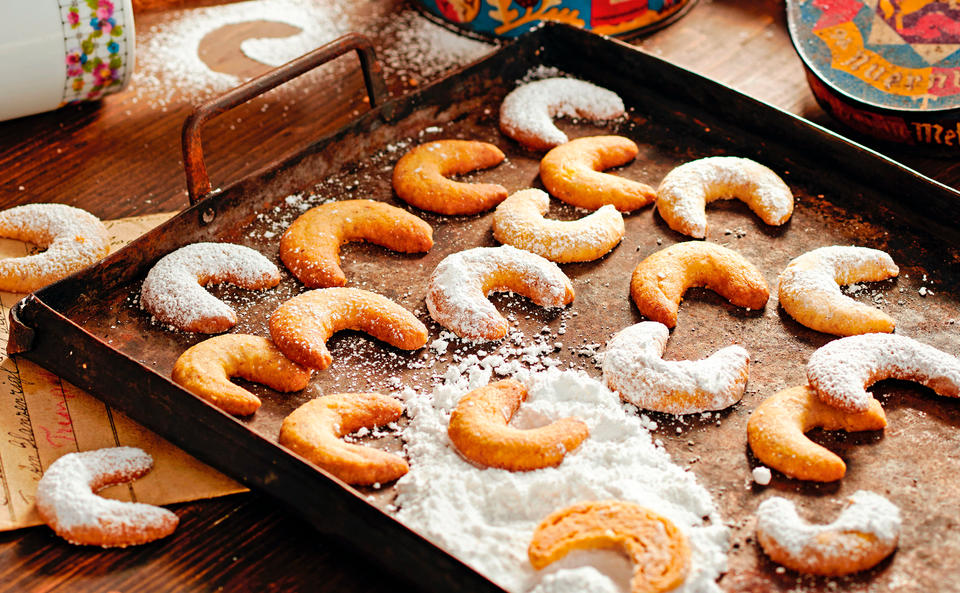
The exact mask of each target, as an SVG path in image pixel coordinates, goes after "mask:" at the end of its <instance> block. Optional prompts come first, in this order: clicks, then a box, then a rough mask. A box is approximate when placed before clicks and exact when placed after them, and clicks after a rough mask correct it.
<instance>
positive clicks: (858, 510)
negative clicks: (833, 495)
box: [757, 490, 900, 558]
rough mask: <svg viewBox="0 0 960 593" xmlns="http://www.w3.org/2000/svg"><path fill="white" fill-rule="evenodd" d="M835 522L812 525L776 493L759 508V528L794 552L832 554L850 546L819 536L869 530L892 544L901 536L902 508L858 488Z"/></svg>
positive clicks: (885, 542)
mask: <svg viewBox="0 0 960 593" xmlns="http://www.w3.org/2000/svg"><path fill="white" fill-rule="evenodd" d="M849 500H850V506H848V507H847V508H845V509H844V510H843V512H841V513H840V516H839V517H837V519H836V520H835V521H834V522H833V523H829V524H826V525H811V524H809V523H807V522H806V521H804V520H803V519H801V518H800V516H799V515H797V509H796V507H795V506H794V505H793V503H792V502H790V501H789V500H787V499H785V498H781V497H779V496H773V497H771V498H768V499H767V500H765V501H763V502H762V503H760V506H759V507H758V508H757V531H758V532H763V533H765V534H766V535H767V536H769V537H770V538H771V539H773V540H774V541H775V542H776V543H777V544H779V545H780V546H781V547H782V548H784V549H785V550H787V551H788V552H789V553H790V554H791V555H793V556H805V555H809V554H817V555H818V556H820V557H825V558H829V557H832V556H837V555H840V554H844V553H845V552H846V551H847V550H846V549H845V547H844V546H843V545H837V540H833V542H832V545H831V540H830V539H824V538H819V537H818V536H820V535H822V534H824V533H827V532H833V533H838V534H843V533H868V534H871V535H873V536H875V537H876V538H877V540H878V541H879V543H881V544H883V545H892V544H893V543H894V542H896V540H897V539H899V537H900V509H899V508H897V506H896V505H895V504H893V503H892V502H890V501H889V500H887V499H886V498H884V497H882V496H880V495H879V494H876V493H873V492H869V491H867V490H858V491H857V492H855V493H854V494H853V495H852V496H851V497H850V499H849Z"/></svg>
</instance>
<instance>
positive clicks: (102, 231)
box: [0, 204, 110, 292]
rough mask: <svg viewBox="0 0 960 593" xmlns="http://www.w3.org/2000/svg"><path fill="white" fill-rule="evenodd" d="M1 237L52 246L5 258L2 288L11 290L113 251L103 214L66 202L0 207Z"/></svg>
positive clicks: (37, 284) (28, 287)
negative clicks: (101, 220)
mask: <svg viewBox="0 0 960 593" xmlns="http://www.w3.org/2000/svg"><path fill="white" fill-rule="evenodd" d="M0 237H3V238H6V239H16V240H17V241H24V242H26V243H33V244H34V245H38V246H40V247H42V248H45V249H46V251H44V252H43V253H38V254H35V255H27V256H24V257H11V258H7V259H3V260H0V290H3V291H6V292H33V291H34V290H37V289H39V288H42V287H44V286H46V285H47V284H50V283H51V282H55V281H57V280H60V279H61V278H64V277H66V276H68V275H70V274H72V273H73V272H76V271H77V270H80V269H82V268H84V267H86V266H88V265H90V264H92V263H94V262H95V261H97V260H99V259H100V258H102V257H103V256H105V255H106V254H107V253H108V252H109V251H110V238H109V236H108V234H107V229H106V227H104V226H103V223H101V222H100V219H99V218H97V217H96V216H94V215H93V214H90V213H89V212H87V211H86V210H81V209H80V208H74V207H73V206H67V205H65V204H26V205H24V206H16V207H14V208H9V209H7V210H4V211H2V212H0Z"/></svg>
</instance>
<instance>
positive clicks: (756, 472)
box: [750, 465, 773, 486]
mask: <svg viewBox="0 0 960 593" xmlns="http://www.w3.org/2000/svg"><path fill="white" fill-rule="evenodd" d="M750 475H751V476H752V477H753V481H754V482H756V483H757V484H760V485H761V486H766V485H767V484H769V483H770V480H772V479H773V474H772V473H771V472H770V468H769V467H765V466H763V465H758V466H757V467H755V468H753V471H752V472H750Z"/></svg>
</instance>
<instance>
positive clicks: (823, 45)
mask: <svg viewBox="0 0 960 593" xmlns="http://www.w3.org/2000/svg"><path fill="white" fill-rule="evenodd" d="M787 24H788V27H789V29H790V35H791V37H792V39H793V44H794V46H795V47H796V49H797V51H798V53H799V54H800V57H801V58H802V59H803V61H804V63H805V64H806V66H807V68H808V69H809V70H811V71H812V73H813V74H815V75H816V76H817V77H818V78H819V79H820V80H821V81H822V82H823V83H824V84H825V85H826V86H827V87H828V88H829V89H830V90H831V91H833V92H834V93H837V94H839V95H840V96H843V97H844V98H846V99H848V100H854V101H856V102H859V103H861V104H862V105H863V106H864V107H866V108H868V109H870V110H874V111H879V112H887V113H889V112H890V111H894V112H901V113H902V114H903V115H905V116H908V114H911V113H912V114H914V115H921V114H928V115H934V114H936V113H941V115H943V113H942V112H944V111H950V110H954V109H957V108H958V107H960V2H958V1H957V0H787ZM908 117H909V116H908Z"/></svg>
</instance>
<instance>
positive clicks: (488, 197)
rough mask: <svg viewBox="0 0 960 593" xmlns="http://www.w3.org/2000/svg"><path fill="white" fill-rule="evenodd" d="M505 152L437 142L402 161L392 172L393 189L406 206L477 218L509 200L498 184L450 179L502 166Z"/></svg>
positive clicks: (466, 142)
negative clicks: (470, 215)
mask: <svg viewBox="0 0 960 593" xmlns="http://www.w3.org/2000/svg"><path fill="white" fill-rule="evenodd" d="M504 158H505V156H504V154H503V152H502V151H501V150H500V149H499V148H497V147H496V146H494V145H493V144H488V143H486V142H478V141H474V140H436V141H434V142H427V143H426V144H421V145H420V146H417V147H415V148H413V149H412V150H410V152H408V153H407V154H405V155H403V156H402V157H400V160H399V161H397V165H396V166H395V167H394V168H393V189H394V191H396V192H397V195H398V196H400V199H401V200H403V201H404V202H406V203H408V204H410V205H412V206H416V207H417V208H420V209H421V210H428V211H430V212H437V213H439V214H478V213H480V212H483V211H485V210H489V209H490V208H493V207H494V206H496V205H497V204H499V203H500V202H502V201H503V200H504V199H506V197H507V189H506V188H505V187H503V186H502V185H499V184H495V183H464V182H461V181H454V180H452V179H449V177H450V176H451V175H463V174H465V173H469V172H471V171H475V170H477V169H486V168H489V167H493V166H494V165H498V164H500V162H501V161H503V159H504Z"/></svg>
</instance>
